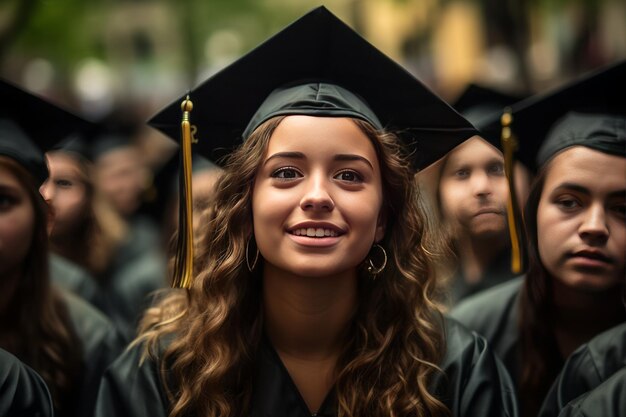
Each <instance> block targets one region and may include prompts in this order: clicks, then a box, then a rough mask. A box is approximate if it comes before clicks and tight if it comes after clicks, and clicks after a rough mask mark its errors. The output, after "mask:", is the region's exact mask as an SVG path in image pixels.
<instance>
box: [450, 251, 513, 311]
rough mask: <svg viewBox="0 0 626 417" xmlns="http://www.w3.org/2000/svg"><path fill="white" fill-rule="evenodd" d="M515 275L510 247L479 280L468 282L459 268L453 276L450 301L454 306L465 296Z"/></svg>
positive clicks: (496, 258)
mask: <svg viewBox="0 0 626 417" xmlns="http://www.w3.org/2000/svg"><path fill="white" fill-rule="evenodd" d="M515 276H516V275H515V274H513V272H511V252H510V250H508V249H507V250H505V251H504V252H502V253H501V254H500V255H498V256H496V257H495V259H494V261H493V262H492V263H491V265H489V267H488V268H487V269H486V270H485V271H484V272H483V275H482V277H481V279H480V281H478V282H473V283H469V282H467V281H466V280H465V276H464V275H463V274H462V272H461V270H460V268H459V269H458V270H457V272H456V274H455V275H454V276H453V277H452V282H451V287H450V303H451V305H453V306H454V305H456V304H458V303H459V302H460V301H461V300H462V299H464V298H467V297H469V296H472V295H474V294H477V293H479V292H481V291H484V290H486V289H488V288H491V287H494V286H496V285H498V284H501V283H503V282H505V281H508V280H510V279H512V278H515Z"/></svg>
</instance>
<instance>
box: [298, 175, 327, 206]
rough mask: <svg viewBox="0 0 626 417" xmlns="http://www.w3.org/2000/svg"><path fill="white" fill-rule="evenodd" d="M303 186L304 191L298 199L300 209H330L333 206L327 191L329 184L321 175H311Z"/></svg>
mask: <svg viewBox="0 0 626 417" xmlns="http://www.w3.org/2000/svg"><path fill="white" fill-rule="evenodd" d="M305 187H306V191H305V193H304V195H303V196H302V199H301V200H300V208H302V210H306V211H308V210H325V211H332V210H333V209H334V208H335V203H334V201H333V199H332V197H331V196H330V193H329V184H328V183H327V180H326V179H325V178H324V176H323V175H311V176H310V177H309V180H308V181H307V183H306V184H305Z"/></svg>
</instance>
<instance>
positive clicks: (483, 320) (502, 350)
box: [450, 277, 524, 385]
mask: <svg viewBox="0 0 626 417" xmlns="http://www.w3.org/2000/svg"><path fill="white" fill-rule="evenodd" d="M523 280H524V277H517V278H513V279H512V280H510V281H507V282H505V283H503V284H499V285H497V286H495V287H493V288H490V289H488V290H486V291H483V292H481V293H479V294H476V295H474V296H472V297H469V298H467V299H466V300H464V301H463V302H461V303H459V305H458V306H456V307H455V308H454V309H453V310H452V311H451V312H450V316H451V317H453V318H455V319H456V320H458V321H459V322H461V323H462V324H463V325H465V326H466V327H467V328H468V329H470V330H473V331H475V332H477V333H478V334H480V335H481V336H484V337H485V339H487V342H488V343H489V346H490V347H491V349H492V350H493V351H494V353H495V354H496V355H497V356H498V358H500V359H501V360H502V362H503V363H504V366H505V367H506V368H507V370H508V371H509V375H511V378H512V379H513V383H514V384H515V385H517V381H519V375H520V372H521V369H520V365H521V363H520V362H521V354H522V353H521V346H520V334H519V329H518V321H519V309H520V288H521V286H522V283H523Z"/></svg>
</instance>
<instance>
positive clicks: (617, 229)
mask: <svg viewBox="0 0 626 417" xmlns="http://www.w3.org/2000/svg"><path fill="white" fill-rule="evenodd" d="M625 178H626V158H622V157H618V156H613V155H607V154H604V153H602V152H598V151H594V150H591V149H588V148H584V147H573V148H570V149H568V150H566V151H564V152H562V153H560V154H559V155H557V156H556V157H555V158H554V159H553V160H552V161H551V162H550V166H549V168H548V172H547V176H546V180H545V184H544V188H543V191H542V193H541V197H540V200H539V206H538V211H537V232H538V247H539V255H540V257H541V262H542V263H543V265H544V266H545V268H546V269H547V270H548V271H549V272H550V274H551V275H552V276H553V277H554V278H555V279H558V280H559V281H561V282H562V283H563V284H565V285H568V286H570V287H573V288H579V289H582V290H588V291H594V290H598V291H599V290H605V289H608V288H611V287H614V286H616V285H618V284H619V283H620V282H621V283H623V282H624V274H625V273H626V270H625V267H624V264H625V258H626V218H625V214H624V213H625V210H626V209H625V207H626V181H625V180H624V179H625Z"/></svg>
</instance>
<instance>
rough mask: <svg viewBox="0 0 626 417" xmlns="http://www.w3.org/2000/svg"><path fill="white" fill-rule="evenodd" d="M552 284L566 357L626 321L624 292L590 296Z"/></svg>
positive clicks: (558, 326)
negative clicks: (595, 337)
mask: <svg viewBox="0 0 626 417" xmlns="http://www.w3.org/2000/svg"><path fill="white" fill-rule="evenodd" d="M552 282H553V284H552V285H553V292H552V293H553V294H554V309H555V311H554V320H555V331H556V337H557V340H558V341H559V345H560V348H561V353H562V354H563V355H564V357H567V356H569V354H571V353H572V351H573V350H574V349H576V347H578V346H580V345H581V344H583V343H586V342H587V341H589V340H590V339H591V338H593V337H594V336H595V335H597V334H598V333H601V332H603V331H604V330H607V329H609V328H611V327H614V326H616V325H618V324H619V323H622V322H624V320H626V311H625V310H624V305H623V303H622V298H621V293H622V292H621V289H617V288H612V289H610V290H607V291H602V292H590V291H581V290H577V289H574V288H571V287H568V286H566V285H564V284H562V283H560V282H559V281H558V280H556V279H553V280H552Z"/></svg>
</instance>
